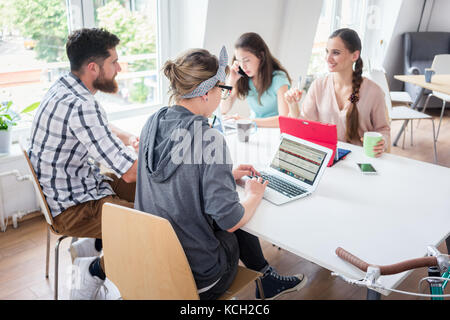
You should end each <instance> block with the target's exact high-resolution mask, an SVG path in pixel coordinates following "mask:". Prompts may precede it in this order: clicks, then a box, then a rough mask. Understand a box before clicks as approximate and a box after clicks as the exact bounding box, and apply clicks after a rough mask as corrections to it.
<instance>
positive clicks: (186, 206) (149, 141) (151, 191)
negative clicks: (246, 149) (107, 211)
mask: <svg viewBox="0 0 450 320" xmlns="http://www.w3.org/2000/svg"><path fill="white" fill-rule="evenodd" d="M194 136H195V137H194ZM189 137H194V138H193V139H189ZM211 137H213V138H211ZM180 148H181V149H180ZM138 159H139V161H138V172H137V184H136V198H135V203H134V207H135V208H136V209H138V210H141V211H144V212H148V213H152V214H154V215H158V216H161V217H163V218H165V219H168V220H169V221H170V223H171V224H172V226H173V228H174V230H175V232H176V234H177V236H178V239H179V240H180V242H181V245H182V246H183V249H184V251H185V253H186V256H187V259H188V261H189V264H190V266H191V269H192V273H193V275H194V279H195V281H196V284H197V288H198V289H201V288H205V287H207V286H209V285H211V284H213V283H214V282H215V281H217V280H218V279H220V277H221V276H222V274H223V273H224V271H225V268H226V255H225V251H224V250H223V248H222V247H221V246H220V243H219V241H218V240H217V239H216V237H215V236H214V229H213V222H215V225H217V226H218V227H219V228H220V229H222V230H227V229H230V228H231V227H233V226H235V225H236V224H237V223H238V222H239V221H240V219H241V218H242V216H243V215H244V208H243V207H242V205H241V204H240V202H239V196H238V194H237V192H236V182H235V180H234V178H233V174H232V171H231V170H232V164H231V160H230V159H229V152H228V148H227V147H226V143H225V139H224V137H223V136H222V135H221V134H220V133H219V132H218V131H217V130H216V129H211V128H210V127H209V125H208V121H207V119H206V118H205V117H203V116H200V115H195V114H193V113H192V112H190V111H189V110H187V109H186V108H184V107H181V106H173V107H164V108H162V109H160V110H159V111H158V112H157V113H155V114H153V115H152V116H151V117H150V118H149V119H148V121H147V123H146V124H145V126H144V128H143V129H142V132H141V136H140V143H139V157H138ZM227 159H228V161H226V160H227ZM161 241H164V239H161Z"/></svg>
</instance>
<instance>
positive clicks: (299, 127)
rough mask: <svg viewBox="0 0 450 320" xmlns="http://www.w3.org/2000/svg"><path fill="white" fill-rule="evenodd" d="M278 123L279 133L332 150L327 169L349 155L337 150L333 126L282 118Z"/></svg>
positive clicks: (335, 132)
mask: <svg viewBox="0 0 450 320" xmlns="http://www.w3.org/2000/svg"><path fill="white" fill-rule="evenodd" d="M279 123H280V132H281V133H288V134H290V135H293V136H294V137H298V138H301V139H304V140H308V141H311V142H314V143H317V144H320V145H321V146H324V147H326V148H329V149H331V150H333V155H332V157H331V159H330V161H329V162H328V166H329V167H331V166H332V165H333V164H335V163H336V162H338V161H339V160H341V159H343V158H345V156H346V155H347V154H349V153H350V150H347V149H338V148H337V129H336V125H334V124H328V123H321V122H316V121H310V120H304V119H296V118H290V117H284V116H280V117H279Z"/></svg>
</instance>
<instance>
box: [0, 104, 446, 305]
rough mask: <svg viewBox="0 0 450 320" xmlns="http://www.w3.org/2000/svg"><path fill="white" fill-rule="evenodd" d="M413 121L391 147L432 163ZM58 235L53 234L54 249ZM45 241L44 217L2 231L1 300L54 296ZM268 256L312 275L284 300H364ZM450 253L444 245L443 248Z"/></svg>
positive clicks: (413, 277)
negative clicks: (401, 138)
mask: <svg viewBox="0 0 450 320" xmlns="http://www.w3.org/2000/svg"><path fill="white" fill-rule="evenodd" d="M432 115H433V116H435V117H437V119H435V123H436V127H437V124H438V121H439V111H438V110H434V111H433V112H432ZM416 125H417V124H416V123H415V124H414V128H413V132H414V145H413V146H412V147H411V145H410V136H409V131H408V132H407V136H406V139H405V149H403V150H402V149H401V142H402V140H400V141H399V147H392V150H391V153H393V154H398V155H402V156H405V157H409V158H413V159H416V160H420V161H426V162H431V163H432V162H433V144H432V133H431V132H432V131H431V121H421V123H420V125H419V127H416ZM400 126H401V123H400V122H397V123H395V122H394V123H392V137H393V138H394V137H395V135H396V133H397V132H398V129H399V128H400ZM437 150H438V164H439V165H442V166H446V167H450V113H447V114H446V117H445V118H444V121H443V123H442V126H441V133H440V135H439V141H438V144H437ZM56 239H57V237H56V236H54V235H52V244H51V248H52V249H53V247H54V244H55V242H56ZM69 243H70V240H69V239H66V240H64V241H63V243H62V245H61V249H60V271H59V274H60V281H59V290H60V299H67V298H68V296H69V291H68V285H67V283H68V281H70V264H71V261H70V255H69V252H68V247H69ZM45 244H46V223H45V220H44V219H43V218H42V217H37V218H33V219H30V220H28V221H24V222H22V223H20V224H19V227H18V228H17V229H13V228H12V227H9V228H8V229H7V231H6V232H5V233H2V232H0V300H6V299H9V300H21V299H53V257H54V255H53V250H52V252H51V259H50V266H51V268H50V278H49V279H45V276H44V274H45ZM261 244H262V247H263V250H264V254H265V256H266V259H267V260H268V261H269V262H270V263H271V265H273V266H274V267H275V268H276V269H277V270H278V271H279V273H280V274H296V273H304V274H306V275H307V277H308V278H309V281H308V283H307V285H306V286H305V287H304V288H303V289H302V290H301V291H298V292H293V293H289V294H286V295H284V296H282V297H280V299H305V300H335V299H339V300H359V299H365V298H366V292H367V290H365V289H363V288H357V287H353V286H350V285H348V284H346V283H344V282H343V281H342V280H340V279H338V278H335V277H332V276H331V274H330V271H328V270H326V269H324V268H322V267H319V266H317V265H315V264H314V263H311V262H309V261H307V260H305V259H302V258H299V257H298V256H296V255H294V254H292V253H289V252H288V251H286V250H278V248H276V247H274V246H272V244H270V243H268V242H265V241H261ZM439 250H440V251H441V252H446V251H447V248H446V246H445V244H442V245H441V246H440V247H439ZM426 275H427V272H426V269H423V270H416V271H414V272H412V273H411V274H410V275H409V276H408V277H407V278H406V279H405V281H403V282H402V283H401V285H400V286H399V287H398V288H397V289H399V290H405V291H413V292H417V291H418V287H417V286H418V283H419V280H420V279H421V278H422V277H424V276H426ZM254 294H255V287H254V286H249V287H248V289H246V290H245V291H244V292H242V293H241V294H240V295H239V296H238V298H239V299H254ZM383 299H385V300H396V299H420V298H416V297H412V296H406V295H401V294H397V293H392V294H390V295H389V296H387V297H383Z"/></svg>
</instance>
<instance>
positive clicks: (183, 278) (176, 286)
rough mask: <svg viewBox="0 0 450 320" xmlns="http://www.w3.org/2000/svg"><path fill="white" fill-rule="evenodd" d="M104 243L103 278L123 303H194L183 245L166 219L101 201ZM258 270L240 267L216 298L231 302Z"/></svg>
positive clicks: (257, 279)
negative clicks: (110, 284) (192, 301)
mask: <svg viewBox="0 0 450 320" xmlns="http://www.w3.org/2000/svg"><path fill="white" fill-rule="evenodd" d="M102 239H103V254H104V261H105V270H106V276H107V278H108V279H109V280H111V281H112V282H113V283H114V284H115V285H116V287H117V288H118V289H119V291H120V293H121V296H122V298H123V299H132V300H146V299H150V300H167V299H171V300H198V299H199V296H198V293H197V287H196V284H195V281H194V277H193V275H192V271H191V268H190V266H189V262H188V260H187V258H186V255H185V253H184V250H183V247H182V246H181V244H180V241H179V240H178V237H177V235H176V233H175V231H174V229H173V228H172V225H171V224H170V222H169V221H168V220H167V219H164V218H161V217H158V216H155V215H152V214H148V213H145V212H141V211H138V210H134V209H130V208H126V207H123V206H119V205H116V204H112V203H105V204H104V205H103V209H102ZM261 275H262V274H261V273H260V272H256V271H253V270H250V269H247V268H244V267H241V266H239V267H238V272H237V275H236V278H235V279H234V281H233V283H232V284H231V287H230V288H229V289H228V291H227V292H226V293H225V294H223V295H222V296H221V297H220V298H219V299H220V300H226V299H230V298H232V297H234V296H236V294H238V293H239V292H240V291H241V290H242V289H244V288H245V287H246V286H247V285H248V284H250V283H251V282H253V281H255V280H256V281H257V282H258V288H259V290H260V294H261V297H264V295H263V292H262V285H261V283H260V278H259V277H260V276H261Z"/></svg>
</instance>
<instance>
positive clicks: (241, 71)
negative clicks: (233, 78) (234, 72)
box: [238, 67, 248, 78]
mask: <svg viewBox="0 0 450 320" xmlns="http://www.w3.org/2000/svg"><path fill="white" fill-rule="evenodd" d="M238 73H239V74H240V75H241V76H243V77H244V78H248V75H247V74H246V73H245V72H244V70H242V68H241V67H239V70H238Z"/></svg>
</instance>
